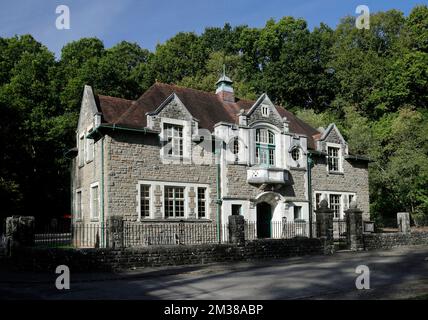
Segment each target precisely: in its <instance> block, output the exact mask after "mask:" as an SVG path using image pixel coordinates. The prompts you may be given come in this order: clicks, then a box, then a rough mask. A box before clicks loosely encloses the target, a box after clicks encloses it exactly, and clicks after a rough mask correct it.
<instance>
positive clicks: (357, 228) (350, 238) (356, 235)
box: [345, 201, 364, 251]
mask: <svg viewBox="0 0 428 320" xmlns="http://www.w3.org/2000/svg"><path fill="white" fill-rule="evenodd" d="M345 220H346V238H347V242H348V245H349V247H350V249H351V250H353V251H358V250H363V248H364V244H363V212H362V211H361V210H360V209H358V208H357V202H356V201H352V202H351V203H350V205H349V209H348V210H345Z"/></svg>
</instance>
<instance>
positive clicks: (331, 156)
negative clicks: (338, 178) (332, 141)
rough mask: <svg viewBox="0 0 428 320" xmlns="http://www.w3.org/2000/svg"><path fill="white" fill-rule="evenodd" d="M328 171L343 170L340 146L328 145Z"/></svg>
mask: <svg viewBox="0 0 428 320" xmlns="http://www.w3.org/2000/svg"><path fill="white" fill-rule="evenodd" d="M327 153H328V171H329V172H341V171H342V170H341V163H340V161H341V156H340V147H338V146H328V147H327Z"/></svg>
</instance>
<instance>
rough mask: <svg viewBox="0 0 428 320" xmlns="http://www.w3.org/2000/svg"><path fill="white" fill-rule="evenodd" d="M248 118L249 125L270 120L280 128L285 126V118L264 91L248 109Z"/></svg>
mask: <svg viewBox="0 0 428 320" xmlns="http://www.w3.org/2000/svg"><path fill="white" fill-rule="evenodd" d="M246 118H247V123H248V125H249V126H251V125H252V124H254V123H256V122H269V123H271V124H273V125H275V126H277V127H278V129H281V128H282V127H283V119H282V117H281V116H280V114H279V113H278V110H277V109H276V107H275V105H274V104H273V103H272V101H271V100H270V99H269V97H268V95H267V94H266V93H263V94H262V95H261V96H260V97H259V98H258V99H257V101H256V102H255V103H254V105H253V106H252V107H251V108H250V110H248V112H247V113H246Z"/></svg>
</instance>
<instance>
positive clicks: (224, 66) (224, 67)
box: [223, 63, 226, 77]
mask: <svg viewBox="0 0 428 320" xmlns="http://www.w3.org/2000/svg"><path fill="white" fill-rule="evenodd" d="M225 76H226V65H225V64H224V63H223V77H225Z"/></svg>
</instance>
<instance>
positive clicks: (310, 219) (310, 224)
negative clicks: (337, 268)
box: [307, 152, 314, 238]
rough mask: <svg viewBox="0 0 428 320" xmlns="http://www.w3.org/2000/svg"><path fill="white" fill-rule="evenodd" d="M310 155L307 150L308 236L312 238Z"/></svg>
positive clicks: (311, 164)
mask: <svg viewBox="0 0 428 320" xmlns="http://www.w3.org/2000/svg"><path fill="white" fill-rule="evenodd" d="M313 163H314V162H313V160H312V155H311V154H310V153H309V152H308V156H307V168H308V200H309V238H312V236H313V234H312V233H313V232H312V223H313V222H312V220H313V219H312V216H313V214H312V172H311V171H312V166H313Z"/></svg>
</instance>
